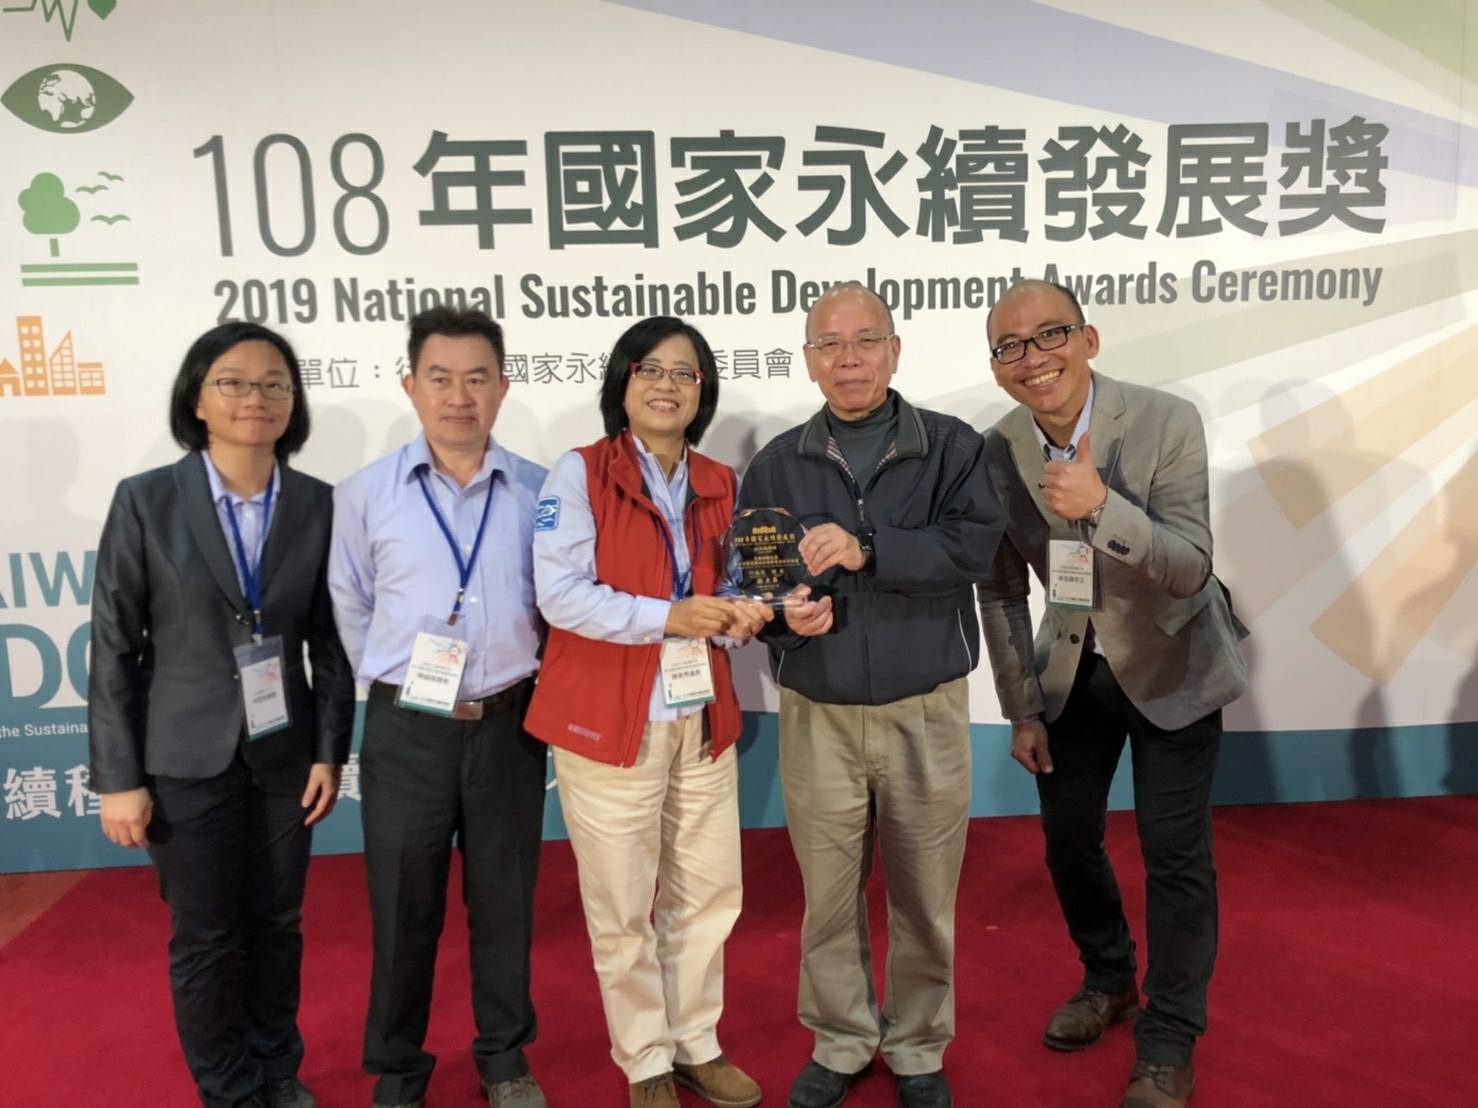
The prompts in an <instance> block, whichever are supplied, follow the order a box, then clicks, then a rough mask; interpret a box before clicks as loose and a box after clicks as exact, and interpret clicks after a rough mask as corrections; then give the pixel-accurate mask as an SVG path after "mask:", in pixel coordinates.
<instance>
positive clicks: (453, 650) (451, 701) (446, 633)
mask: <svg viewBox="0 0 1478 1108" xmlns="http://www.w3.org/2000/svg"><path fill="white" fill-rule="evenodd" d="M454 629H455V625H454V624H448V623H447V621H446V620H444V619H434V618H433V619H427V620H425V621H424V624H423V627H422V630H420V631H418V632H416V642H415V645H414V646H413V647H412V648H411V660H410V664H409V665H408V666H407V667H406V671H405V680H404V682H403V683H402V684H401V686H400V692H399V694H398V695H397V696H396V697H395V703H396V704H397V705H398V706H399V707H401V708H407V709H409V710H411V711H414V712H429V713H431V714H432V715H437V716H445V717H446V718H448V719H451V718H453V717H454V716H456V714H457V694H458V693H459V692H460V691H461V689H462V675H463V674H464V673H465V672H466V670H467V663H468V662H469V661H470V660H471V658H472V645H471V643H469V642H468V641H467V640H466V639H459V638H457V637H456V635H455V634H454V633H453V632H454Z"/></svg>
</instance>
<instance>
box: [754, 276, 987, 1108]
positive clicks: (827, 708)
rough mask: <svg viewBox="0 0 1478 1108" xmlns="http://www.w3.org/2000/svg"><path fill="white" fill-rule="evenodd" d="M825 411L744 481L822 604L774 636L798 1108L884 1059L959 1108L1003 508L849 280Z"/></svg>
mask: <svg viewBox="0 0 1478 1108" xmlns="http://www.w3.org/2000/svg"><path fill="white" fill-rule="evenodd" d="M806 329H807V342H806V367H807V370H808V372H809V373H810V376H811V379H812V380H813V381H815V382H816V383H817V384H818V385H820V387H821V391H822V393H823V395H824V396H825V397H826V406H825V407H823V408H822V409H821V410H820V411H819V412H817V413H816V415H814V416H813V417H812V418H811V419H809V420H808V421H807V422H805V423H803V424H801V425H800V426H799V427H794V428H792V429H791V430H789V431H786V432H785V433H784V434H782V435H779V436H778V437H777V438H775V439H774V440H772V441H771V442H770V443H769V444H768V445H767V446H766V447H765V448H764V449H763V450H761V451H760V453H759V455H758V456H757V457H756V458H755V460H754V463H753V464H752V465H751V466H750V468H749V471H748V473H747V474H746V476H745V479H744V483H743V486H742V488H741V491H740V505H739V507H740V510H741V511H742V510H744V509H747V508H759V507H765V508H783V509H785V510H786V511H788V512H790V513H791V514H792V515H793V516H795V517H796V518H797V519H798V520H799V521H800V523H801V524H802V525H803V526H804V527H805V528H806V531H805V535H804V537H803V538H802V539H801V542H800V554H801V556H802V558H803V559H804V561H805V568H806V571H807V574H808V578H807V580H808V582H809V586H808V587H809V589H810V590H811V591H810V593H809V595H808V596H807V597H806V598H805V599H804V600H803V601H802V602H801V603H799V604H796V605H794V606H792V607H790V608H787V609H786V612H785V616H786V618H785V620H784V621H783V623H782V621H780V620H777V621H775V623H774V624H772V625H771V629H770V630H769V631H767V632H766V633H765V635H764V636H763V637H764V638H765V640H766V641H767V643H768V645H769V648H770V663H771V669H772V671H773V673H774V676H775V680H776V682H777V683H778V684H779V685H780V689H781V691H780V767H781V776H782V779H783V782H784V786H785V812H786V822H787V824H788V825H789V827H790V837H791V842H792V844H793V846H794V847H795V853H796V858H797V860H798V862H799V863H800V867H801V877H802V879H803V881H804V883H805V891H806V915H805V921H804V923H803V924H802V927H801V979H800V1019H801V1022H802V1023H803V1024H805V1025H806V1026H807V1027H808V1028H810V1029H811V1030H812V1031H813V1032H814V1033H815V1036H816V1045H815V1050H814V1051H813V1053H812V1060H811V1062H810V1063H809V1064H808V1065H807V1066H806V1067H805V1068H804V1069H803V1070H802V1071H801V1073H800V1075H799V1076H798V1077H797V1078H796V1080H795V1084H794V1085H793V1086H792V1088H791V1092H790V1101H789V1103H790V1105H791V1106H792V1108H834V1106H835V1105H839V1104H841V1102H842V1100H843V1099H844V1098H845V1097H846V1094H847V1089H848V1086H849V1085H850V1083H851V1079H852V1077H853V1076H854V1075H855V1074H857V1073H858V1072H859V1071H861V1070H862V1069H864V1068H865V1067H866V1066H867V1065H868V1063H869V1062H870V1061H871V1059H872V1056H873V1054H874V1053H875V1052H877V1051H879V1050H881V1052H882V1055H883V1059H884V1061H885V1062H887V1064H888V1068H889V1069H891V1070H892V1071H893V1073H894V1074H895V1075H896V1076H897V1078H898V1091H899V1099H900V1102H901V1103H902V1104H904V1105H917V1106H929V1108H934V1106H938V1105H948V1104H949V1103H950V1091H949V1085H948V1083H947V1082H946V1080H945V1078H944V1074H943V1069H942V1066H943V1057H944V1049H945V1047H946V1046H948V1045H949V1042H950V1040H951V1039H952V1038H953V1037H954V910H955V892H956V889H957V887H958V884H959V876H960V865H961V862H962V860H963V858H964V852H965V828H966V823H967V820H968V817H969V810H970V705H969V692H968V688H967V683H966V676H967V675H968V674H969V672H970V671H971V670H972V669H974V668H975V665H976V663H977V662H978V661H979V660H980V645H979V644H980V638H979V630H978V625H977V622H976V615H975V605H974V598H973V593H972V591H971V590H972V583H973V582H974V581H975V580H976V579H978V578H980V577H982V576H984V575H985V574H986V573H987V572H988V571H989V569H990V566H991V561H992V558H993V556H994V554H995V549H996V544H997V542H998V541H999V539H1000V535H1001V526H1002V525H1001V512H1000V508H999V505H998V503H997V501H996V498H995V495H994V493H993V491H992V488H991V485H990V482H989V481H988V480H987V478H986V474H985V470H984V462H983V453H982V440H981V437H980V435H979V434H977V433H976V432H975V431H974V430H972V429H971V428H970V427H969V426H968V425H967V424H965V423H963V422H961V421H960V420H958V419H955V418H953V417H951V416H947V415H942V414H940V413H938V412H931V411H927V410H924V409H922V408H915V407H913V406H912V405H911V404H909V403H908V402H907V401H906V400H904V399H903V398H902V397H901V396H899V395H898V393H896V392H895V391H893V390H892V389H890V388H889V387H888V385H889V381H890V380H891V379H892V377H893V374H894V372H895V371H896V370H897V368H898V355H899V351H900V348H901V342H900V340H899V338H898V336H897V335H896V334H894V333H893V322H892V316H891V314H890V313H889V311H888V308H887V306H886V305H885V304H884V303H883V302H882V301H881V300H880V299H879V298H878V297H877V296H876V294H874V293H873V292H871V291H870V290H868V289H867V288H865V287H863V286H862V285H859V284H857V283H855V282H852V283H848V284H844V285H839V286H837V287H835V288H832V289H831V290H829V291H828V292H827V293H826V294H825V295H823V296H822V297H821V299H820V300H818V301H817V302H816V304H815V306H814V307H812V309H811V312H810V314H809V316H808V317H807V322H806ZM874 837H876V839H877V841H878V845H879V849H880V852H881V855H882V860H883V866H884V869H885V871H886V873H887V880H888V918H889V921H890V928H891V933H890V935H889V941H888V967H887V987H886V996H885V997H884V998H883V1003H882V1006H881V1010H880V1009H879V1005H878V1001H877V997H876V996H875V994H874V990H873V970H872V960H871V952H870V944H869V940H868V931H867V905H866V902H865V892H864V890H865V887H866V884H867V876H868V873H869V871H870V869H871V866H872V844H873V839H874Z"/></svg>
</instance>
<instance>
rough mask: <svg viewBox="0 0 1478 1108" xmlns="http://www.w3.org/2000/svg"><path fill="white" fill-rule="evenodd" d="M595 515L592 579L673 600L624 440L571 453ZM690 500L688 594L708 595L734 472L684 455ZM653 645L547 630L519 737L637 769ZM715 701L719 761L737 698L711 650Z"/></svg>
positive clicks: (711, 725)
mask: <svg viewBox="0 0 1478 1108" xmlns="http://www.w3.org/2000/svg"><path fill="white" fill-rule="evenodd" d="M579 453H580V454H581V456H582V457H584V459H585V475H586V482H587V486H588V488H589V492H590V506H591V511H592V512H593V513H594V515H595V576H596V580H598V581H600V582H601V583H602V584H606V585H610V586H611V588H613V589H617V590H619V591H621V592H625V593H631V594H632V595H634V596H653V597H657V598H659V599H662V600H666V599H668V598H669V597H670V596H671V595H672V563H671V558H670V556H669V555H668V553H667V544H666V543H665V542H664V541H663V531H664V529H665V527H666V524H665V521H664V520H663V517H662V511H661V509H659V508H658V507H657V505H656V504H654V503H652V501H651V499H650V498H649V497H648V496H647V494H646V493H645V492H644V491H643V490H642V475H641V467H640V466H639V465H638V463H637V459H636V446H635V444H633V442H632V441H631V433H630V432H629V431H627V432H625V433H623V434H622V435H621V436H620V437H619V438H616V439H614V440H612V439H607V438H602V439H600V440H598V441H596V442H593V443H591V444H590V445H589V446H582V447H580V448H579ZM688 487H689V490H690V495H689V499H688V505H687V508H686V510H685V512H684V515H683V521H684V529H685V530H686V532H687V539H688V550H689V553H690V555H691V561H692V564H693V592H694V593H701V594H705V595H710V596H711V595H713V593H714V592H715V591H716V590H717V588H718V585H719V583H720V582H721V581H722V580H723V574H722V572H721V566H720V561H721V557H722V555H721V552H720V548H721V546H722V538H723V535H724V533H725V532H726V531H727V530H728V527H729V523H730V520H731V519H732V517H733V513H734V488H735V481H734V471H733V470H731V469H730V468H729V467H728V466H726V465H723V464H721V463H719V462H715V461H714V460H713V459H711V458H706V457H704V456H703V455H702V454H699V453H697V452H696V451H694V450H689V451H688ZM660 653H661V646H660V644H659V643H651V644H648V645H639V646H627V645H623V644H621V643H612V642H604V641H599V640H596V639H587V638H585V637H584V636H582V635H577V634H574V633H573V632H570V631H562V630H560V629H559V628H557V627H551V628H550V629H549V642H548V645H547V646H546V647H545V649H544V663H543V665H542V666H541V667H540V669H539V684H538V686H537V688H536V689H535V690H534V698H533V701H532V703H530V705H529V711H528V716H527V717H526V718H525V720H524V727H525V728H526V729H527V730H528V732H529V733H530V734H531V735H534V736H535V737H537V738H540V739H542V740H544V741H545V742H547V743H549V744H551V745H553V746H559V747H563V748H564V749H566V750H571V751H574V752H575V753H576V754H583V755H584V756H585V757H587V758H592V759H594V760H595V761H597V762H608V763H611V764H613V765H621V766H629V765H632V764H633V763H635V761H636V756H637V752H638V750H639V749H640V747H641V738H642V731H643V730H644V729H645V727H646V723H647V710H648V708H649V706H650V703H651V695H652V682H653V681H654V680H656V678H657V667H658V664H659V655H660ZM709 657H710V658H711V659H712V662H713V687H714V694H715V698H714V700H713V701H712V702H711V703H709V704H708V705H706V706H705V707H704V709H703V711H704V714H705V715H706V716H707V724H708V734H709V738H710V742H711V746H710V751H711V753H712V755H713V757H715V758H717V757H718V756H719V755H720V754H722V753H723V752H724V751H725V750H727V749H728V748H729V747H730V746H732V745H733V744H734V742H735V740H737V739H738V738H739V729H740V715H739V698H738V697H737V696H736V695H735V693H734V682H733V679H732V677H731V676H730V672H729V657H728V652H727V651H725V650H724V649H723V648H722V647H718V646H714V647H711V648H710V650H709Z"/></svg>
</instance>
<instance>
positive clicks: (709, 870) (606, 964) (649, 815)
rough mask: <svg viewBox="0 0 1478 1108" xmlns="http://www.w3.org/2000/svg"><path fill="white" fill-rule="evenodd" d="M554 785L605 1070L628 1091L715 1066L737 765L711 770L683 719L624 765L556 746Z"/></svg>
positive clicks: (733, 889) (694, 721)
mask: <svg viewBox="0 0 1478 1108" xmlns="http://www.w3.org/2000/svg"><path fill="white" fill-rule="evenodd" d="M554 773H555V779H556V781H557V782H558V785H559V797H560V803H561V805H562V806H563V809H564V818H565V825H566V827H568V828H569V833H570V844H571V845H572V846H573V847H574V849H575V859H576V861H577V862H578V863H579V869H580V900H581V903H582V904H583V905H584V908H585V925H586V927H587V929H588V930H589V932H590V947H591V951H592V952H593V954H594V956H595V973H596V976H597V977H598V978H599V979H600V992H601V1003H602V1005H603V1006H604V1008H605V1015H606V1028H607V1030H608V1032H609V1033H610V1037H611V1057H612V1058H613V1059H615V1062H616V1065H618V1066H620V1067H621V1069H622V1071H623V1072H624V1073H625V1074H626V1079H627V1080H628V1081H629V1082H631V1083H633V1084H635V1083H636V1082H638V1081H642V1080H645V1079H646V1078H648V1077H655V1076H657V1075H658V1074H663V1073H666V1072H668V1071H669V1070H670V1069H672V1063H673V1061H674V1060H676V1061H679V1062H684V1063H692V1064H696V1063H699V1062H707V1061H710V1060H711V1059H713V1058H716V1057H717V1056H718V1055H719V1053H720V1050H719V1044H718V1032H717V1028H718V1019H719V1014H720V1013H721V1012H722V1011H723V1004H724V941H725V940H726V939H727V938H728V937H729V932H730V931H731V930H733V927H734V921H735V920H736V919H737V918H738V916H739V904H740V900H741V893H742V879H741V875H740V869H739V793H738V782H739V777H738V761H737V752H736V751H735V750H734V748H732V747H731V748H730V749H728V750H726V751H724V753H723V754H722V755H721V756H720V757H719V758H718V760H717V761H715V760H713V759H711V758H710V757H709V756H708V750H707V747H706V746H705V745H704V742H703V713H702V712H695V713H693V714H692V715H690V716H687V717H686V718H684V719H681V720H677V721H673V722H666V723H655V722H654V723H648V724H647V729H646V732H645V734H644V735H643V736H642V743H641V750H640V752H639V753H638V755H637V761H636V764H635V765H634V766H630V767H621V766H611V765H605V764H603V763H600V762H593V761H591V760H590V759H589V758H583V757H581V756H580V755H578V754H573V753H571V752H569V751H567V750H561V749H559V748H558V747H556V748H555V749H554ZM654 908H655V912H654ZM654 915H655V927H654V926H653V916H654Z"/></svg>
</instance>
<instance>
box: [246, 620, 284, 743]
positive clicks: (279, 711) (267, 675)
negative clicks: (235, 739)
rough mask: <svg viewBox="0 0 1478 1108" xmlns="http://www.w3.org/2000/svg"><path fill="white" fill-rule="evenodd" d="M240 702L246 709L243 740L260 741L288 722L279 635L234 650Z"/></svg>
mask: <svg viewBox="0 0 1478 1108" xmlns="http://www.w3.org/2000/svg"><path fill="white" fill-rule="evenodd" d="M234 653H235V655H236V669H237V673H238V676H239V677H240V679H241V700H242V703H243V704H244V705H245V706H246V737H247V738H248V739H249V740H254V739H260V738H264V737H266V736H267V735H271V734H273V733H274V732H277V731H281V730H282V729H283V728H284V727H286V726H288V724H290V723H291V722H292V716H291V713H290V712H289V711H288V707H287V662H286V658H285V656H284V654H283V649H282V636H281V635H268V636H267V637H266V638H264V639H262V641H261V642H250V643H247V644H245V645H244V646H238V647H236V649H235V651H234Z"/></svg>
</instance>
